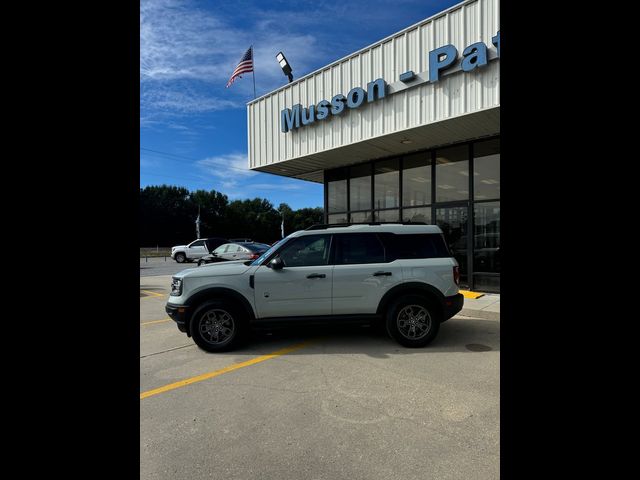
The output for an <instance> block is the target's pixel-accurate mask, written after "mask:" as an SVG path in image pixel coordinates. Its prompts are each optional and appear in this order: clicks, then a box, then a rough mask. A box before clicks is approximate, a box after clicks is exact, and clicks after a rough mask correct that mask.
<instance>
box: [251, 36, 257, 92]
mask: <svg viewBox="0 0 640 480" xmlns="http://www.w3.org/2000/svg"><path fill="white" fill-rule="evenodd" d="M251 61H252V62H253V68H252V69H251V73H252V74H253V99H254V100H255V98H256V59H255V58H254V55H253V45H251Z"/></svg>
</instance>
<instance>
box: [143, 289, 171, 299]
mask: <svg viewBox="0 0 640 480" xmlns="http://www.w3.org/2000/svg"><path fill="white" fill-rule="evenodd" d="M140 291H141V292H143V293H146V294H147V295H151V296H153V297H166V296H167V294H166V293H165V294H161V293H156V292H150V291H149V290H140ZM142 298H144V297H142Z"/></svg>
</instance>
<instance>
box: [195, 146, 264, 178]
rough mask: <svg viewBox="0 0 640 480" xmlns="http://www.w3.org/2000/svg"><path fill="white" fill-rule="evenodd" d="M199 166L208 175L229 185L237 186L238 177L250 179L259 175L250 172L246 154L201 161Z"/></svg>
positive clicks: (209, 158)
mask: <svg viewBox="0 0 640 480" xmlns="http://www.w3.org/2000/svg"><path fill="white" fill-rule="evenodd" d="M197 165H198V166H199V167H200V168H201V169H202V170H203V171H205V172H206V173H208V174H210V175H213V176H214V177H217V178H222V179H224V180H223V182H228V183H229V185H236V184H237V182H236V180H235V178H237V177H241V178H249V177H253V176H255V175H258V172H254V171H253V170H249V161H248V159H247V154H246V153H229V154H226V155H217V156H215V157H208V158H205V159H203V160H199V161H198V162H197ZM233 182H236V183H233Z"/></svg>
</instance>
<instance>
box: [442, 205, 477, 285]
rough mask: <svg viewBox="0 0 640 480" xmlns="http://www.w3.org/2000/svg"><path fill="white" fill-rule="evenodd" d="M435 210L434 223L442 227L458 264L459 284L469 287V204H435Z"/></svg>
mask: <svg viewBox="0 0 640 480" xmlns="http://www.w3.org/2000/svg"><path fill="white" fill-rule="evenodd" d="M435 211H436V212H435V213H436V222H435V223H436V225H438V226H439V227H440V228H441V229H442V232H443V233H444V238H445V240H446V242H447V245H448V246H449V250H451V253H452V254H453V256H454V257H455V259H456V260H457V261H458V265H460V286H461V287H463V288H469V268H468V265H469V256H470V255H469V254H470V249H469V235H468V233H469V204H468V203H467V202H464V203H462V204H451V205H446V206H437V207H436V208H435Z"/></svg>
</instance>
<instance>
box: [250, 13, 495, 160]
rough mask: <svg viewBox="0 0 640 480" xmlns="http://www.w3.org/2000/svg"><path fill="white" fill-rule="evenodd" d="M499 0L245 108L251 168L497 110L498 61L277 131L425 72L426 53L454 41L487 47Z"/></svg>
mask: <svg viewBox="0 0 640 480" xmlns="http://www.w3.org/2000/svg"><path fill="white" fill-rule="evenodd" d="M499 13H500V7H499V0H473V1H469V2H465V3H462V4H459V5H457V6H456V7H454V8H453V9H451V10H449V11H448V12H447V13H445V14H444V15H441V16H439V17H437V18H434V19H432V20H425V21H424V22H421V23H419V24H418V25H414V26H412V27H409V28H408V29H407V30H405V31H403V32H400V33H398V34H396V35H394V36H392V37H391V38H387V39H384V40H382V41H380V42H378V43H376V44H374V45H372V46H370V47H368V48H366V49H365V50H363V51H361V52H358V53H357V54H355V55H353V56H351V57H349V58H346V59H341V60H339V61H338V62H335V63H333V64H331V65H328V66H327V67H324V68H322V69H321V70H319V71H318V72H314V73H313V74H310V75H308V76H306V77H304V78H302V79H300V80H298V81H296V82H294V83H292V84H290V85H287V86H285V87H283V88H281V89H279V90H277V91H275V92H273V93H271V94H269V95H266V96H264V97H262V98H260V99H258V100H256V101H254V102H252V103H250V104H249V105H248V106H247V115H248V120H247V125H248V128H249V131H248V144H249V145H248V147H249V148H248V153H249V167H250V168H255V167H260V166H265V165H271V164H274V163H277V162H281V161H285V160H291V159H294V158H298V157H304V156H307V155H314V154H317V153H320V152H323V151H326V150H329V149H334V148H338V147H343V146H346V145H350V144H352V143H356V142H360V141H363V140H368V139H371V138H375V137H379V136H382V135H387V134H390V133H397V132H400V131H402V130H405V129H409V128H415V127H418V126H421V125H427V124H429V123H433V122H437V121H440V120H445V119H448V118H452V117H456V116H459V115H464V114H467V113H472V112H475V111H478V110H483V109H486V108H491V107H496V106H499V105H500V70H499V69H500V65H499V64H500V61H499V60H495V61H491V62H489V65H487V66H485V67H483V68H480V69H476V70H474V71H472V72H469V73H464V72H458V73H454V74H451V75H448V76H445V77H443V78H441V80H440V81H439V82H437V83H435V84H426V85H421V86H418V87H414V88H409V89H407V90H404V91H400V92H397V93H394V94H392V95H390V96H388V97H387V98H385V99H383V100H377V101H375V102H373V103H371V104H367V103H366V102H365V103H364V104H363V105H362V106H360V107H359V108H356V109H353V110H351V109H349V108H345V110H344V111H343V113H342V114H340V115H338V116H332V115H329V117H328V118H327V119H325V120H322V121H316V122H315V123H314V124H312V125H308V126H304V127H301V128H299V129H295V130H292V131H290V132H287V133H282V132H281V131H280V112H281V110H283V109H284V108H291V107H292V106H293V105H295V104H297V103H300V104H302V106H303V107H308V106H310V105H317V103H318V102H319V101H321V100H328V101H331V98H332V97H333V96H334V95H336V94H338V93H342V94H343V95H346V94H347V93H348V92H349V90H351V89H352V88H354V87H362V88H364V89H365V90H366V85H367V83H368V82H370V81H372V80H375V79H377V78H383V79H384V80H385V81H386V82H387V83H388V84H392V83H394V82H396V81H397V80H398V77H399V75H400V74H401V73H403V72H405V71H407V70H413V71H414V72H416V73H419V72H425V71H426V70H427V69H428V53H429V51H431V50H433V49H434V48H438V47H440V46H443V45H446V44H453V45H454V46H455V47H456V48H457V49H458V51H459V52H460V54H461V53H462V49H464V48H465V47H466V46H467V45H469V44H471V43H474V42H479V41H482V42H484V43H485V44H487V46H489V47H492V44H491V38H492V37H493V36H494V35H495V34H496V32H497V31H498V30H499V22H500V18H499V17H500V16H499Z"/></svg>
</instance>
